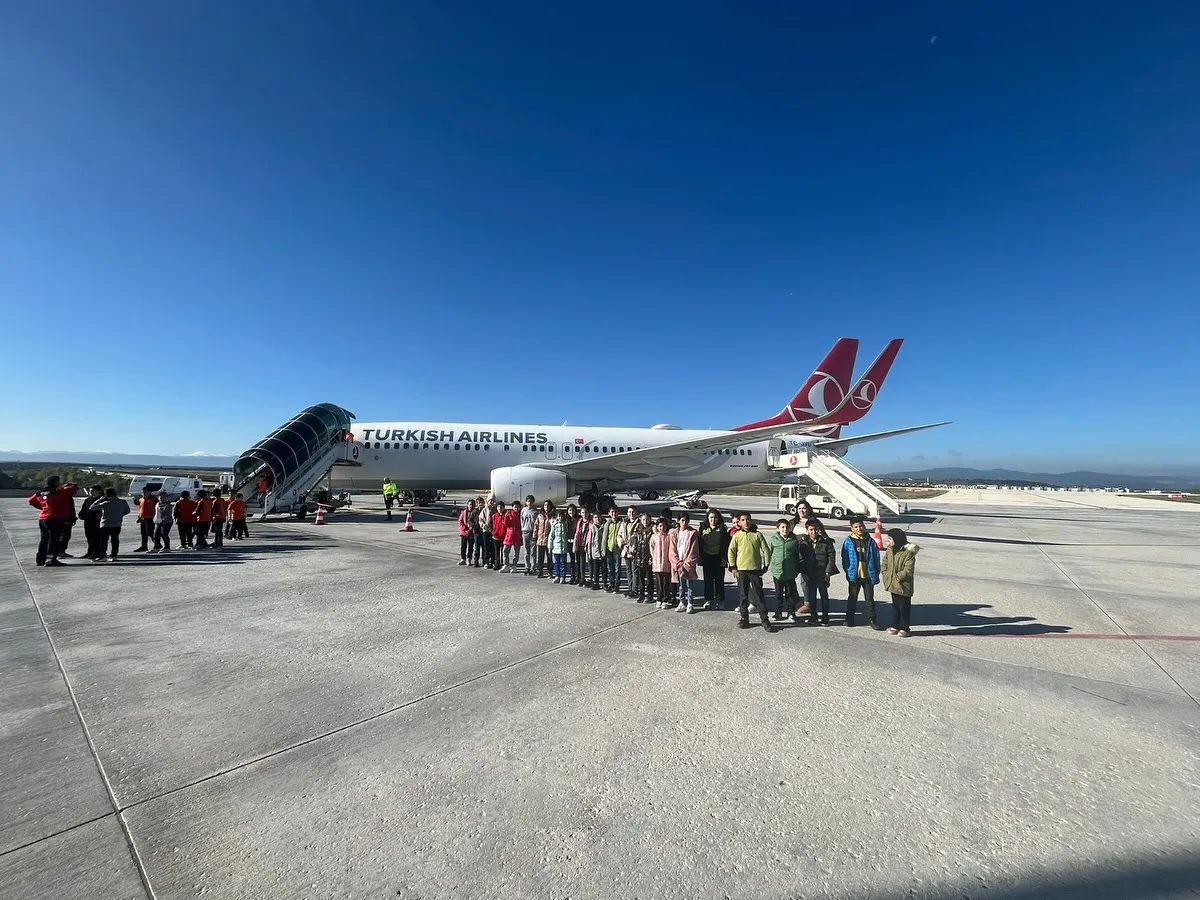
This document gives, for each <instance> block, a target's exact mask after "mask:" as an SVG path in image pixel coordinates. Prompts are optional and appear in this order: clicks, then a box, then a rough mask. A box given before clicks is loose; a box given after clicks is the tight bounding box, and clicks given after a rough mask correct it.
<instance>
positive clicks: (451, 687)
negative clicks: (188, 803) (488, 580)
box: [118, 610, 662, 900]
mask: <svg viewBox="0 0 1200 900" xmlns="http://www.w3.org/2000/svg"><path fill="white" fill-rule="evenodd" d="M659 612H662V610H651V611H649V612H643V613H640V614H639V615H636V616H633V617H632V618H630V619H625V620H624V621H621V622H614V623H613V624H611V625H605V626H604V627H603V628H599V629H597V630H595V631H592V632H589V633H588V634H584V635H580V636H579V637H577V638H572V639H571V640H569V641H565V642H564V643H561V644H556V645H555V646H553V647H548V648H547V649H545V650H539V651H538V652H537V653H533V654H530V655H529V656H524V657H522V658H521V659H516V660H513V661H512V662H509V663H505V664H504V665H502V666H497V667H496V668H494V669H489V670H488V671H486V672H480V673H479V674H478V675H472V676H471V677H470V678H464V679H463V680H462V681H458V682H456V683H454V684H448V685H446V686H445V687H443V688H438V689H437V690H436V691H429V692H428V693H426V694H422V695H421V696H420V697H414V698H412V699H411V700H406V701H405V702H404V703H401V704H398V705H396V706H393V707H391V708H389V709H383V710H380V711H379V712H376V713H372V714H371V715H369V716H365V717H364V718H361V719H358V720H356V721H354V722H347V723H346V724H345V725H339V726H338V727H337V728H332V729H330V730H329V731H325V732H322V733H321V734H316V735H313V736H312V737H308V738H305V739H304V740H302V741H296V742H294V743H291V744H289V745H287V746H286V747H280V748H278V749H276V750H272V751H270V752H269V753H262V754H259V755H258V756H255V757H253V758H251V759H247V760H245V761H243V762H240V763H238V764H237V765H235V766H229V767H228V768H225V769H221V770H220V771H218V772H213V773H212V774H210V775H205V776H204V777H203V778H197V779H195V780H193V781H190V782H188V783H187V784H181V785H179V786H178V787H173V788H171V789H169V790H165V791H160V792H159V793H157V794H155V795H154V796H152V797H143V798H142V799H140V800H135V801H133V802H132V803H129V804H127V805H125V806H122V807H120V808H119V810H118V812H120V813H124V812H125V811H127V810H130V809H134V808H136V807H139V806H143V805H145V804H147V803H153V802H154V801H156V800H161V799H163V798H164V797H170V796H171V795H173V794H178V793H180V792H182V791H186V790H189V789H190V788H194V787H197V786H198V785H201V784H204V783H205V782H208V781H214V780H215V779H218V778H223V777H224V776H226V775H231V774H233V773H234V772H238V771H241V770H242V769H246V768H249V767H250V766H253V765H256V764H258V763H260V762H265V761H267V760H269V759H274V758H275V757H277V756H282V755H283V754H285V753H290V752H292V751H293V750H298V749H300V748H301V747H307V746H308V745H309V744H315V743H317V742H318V741H323V740H325V739H326V738H330V737H334V736H335V735H339V734H342V733H343V732H346V731H351V730H353V729H355V728H359V727H361V726H363V725H368V724H370V723H371V722H375V721H377V720H379V719H382V718H385V717H386V716H390V715H392V714H393V713H397V712H401V711H402V710H405V709H409V708H410V707H413V706H416V705H417V704H420V703H424V702H425V701H427V700H432V699H433V698H435V697H440V696H442V695H443V694H447V693H449V692H451V691H456V690H458V689H459V688H462V687H466V686H468V685H471V684H474V683H475V682H477V681H482V680H483V679H485V678H491V677H492V676H493V675H499V674H500V673H501V672H506V671H508V670H509V669H514V668H516V667H517V666H521V665H524V664H525V663H529V662H533V661H534V660H538V659H541V658H542V657H545V656H549V655H550V654H552V653H557V652H558V651H560V650H565V649H566V648H568V647H572V646H574V645H575V644H581V643H583V642H584V641H590V640H591V639H592V638H595V637H599V636H600V635H602V634H607V633H608V632H610V631H615V630H616V629H618V628H624V627H625V626H626V625H631V624H633V623H634V622H638V621H640V620H642V619H646V618H649V617H650V616H654V615H657V614H658V613H659ZM152 900H153V898H152Z"/></svg>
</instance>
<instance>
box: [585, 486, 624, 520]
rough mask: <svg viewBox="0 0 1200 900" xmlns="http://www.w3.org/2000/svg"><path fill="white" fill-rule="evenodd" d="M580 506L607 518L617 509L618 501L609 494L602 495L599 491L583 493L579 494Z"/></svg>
mask: <svg viewBox="0 0 1200 900" xmlns="http://www.w3.org/2000/svg"><path fill="white" fill-rule="evenodd" d="M579 505H580V506H582V507H586V508H587V509H590V510H591V511H592V512H598V513H600V515H602V516H607V515H608V511H609V510H610V509H616V508H617V501H616V500H615V499H613V497H612V496H611V495H609V494H601V493H600V492H599V491H596V490H591V491H581V492H580V494H579Z"/></svg>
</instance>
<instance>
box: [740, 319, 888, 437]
mask: <svg viewBox="0 0 1200 900" xmlns="http://www.w3.org/2000/svg"><path fill="white" fill-rule="evenodd" d="M889 346H890V345H889ZM856 355H858V339H857V338H838V341H837V343H835V344H834V345H833V348H832V349H831V350H830V351H829V352H828V353H827V354H826V355H825V358H824V359H823V360H821V364H820V365H819V366H817V369H816V371H815V372H813V373H812V374H811V375H809V376H808V381H806V382H804V386H803V387H801V388H800V390H799V391H797V392H796V396H794V397H793V398H792V399H791V402H790V403H788V405H787V406H785V407H784V408H783V409H781V410H780V411H779V412H778V413H776V414H775V415H774V416H772V417H771V418H769V419H763V420H762V421H761V422H751V423H750V424H749V425H739V426H738V427H737V428H735V429H733V430H734V431H746V430H747V429H750V428H762V427H764V426H767V425H786V424H788V423H789V422H806V421H808V420H809V419H815V418H818V417H820V416H823V415H825V414H826V413H828V412H829V411H830V410H833V409H837V406H838V404H839V403H841V402H842V399H843V398H844V397H845V396H846V392H847V391H848V390H849V389H850V377H851V376H852V375H853V374H854V357H855V356H856ZM892 355H893V356H895V354H892ZM876 362H878V360H876ZM888 365H891V360H888ZM885 373H886V369H885ZM872 399H874V397H873V396H872ZM868 408H869V404H868Z"/></svg>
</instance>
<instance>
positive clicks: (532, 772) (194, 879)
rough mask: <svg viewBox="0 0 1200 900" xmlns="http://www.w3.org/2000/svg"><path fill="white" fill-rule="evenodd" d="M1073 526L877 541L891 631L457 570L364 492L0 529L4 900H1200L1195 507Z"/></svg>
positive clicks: (1089, 509)
mask: <svg viewBox="0 0 1200 900" xmlns="http://www.w3.org/2000/svg"><path fill="white" fill-rule="evenodd" d="M709 499H710V500H711V501H712V502H713V503H714V505H717V504H719V505H721V506H722V507H723V508H726V509H730V508H739V507H743V506H744V507H746V508H750V509H752V510H755V512H756V520H757V521H758V522H759V523H760V525H765V526H766V527H769V523H770V522H771V521H773V520H774V519H775V518H777V517H778V514H777V513H776V512H774V511H773V510H772V509H771V507H772V506H773V498H745V499H741V500H739V499H736V498H709ZM1080 500H1081V502H1078V503H1069V502H1061V501H1059V500H1057V499H1056V500H1047V501H1046V502H1045V503H1044V504H1043V505H1038V504H1036V503H1034V502H1031V501H1029V500H1028V499H1027V498H1022V499H1021V500H1020V501H1015V503H1016V505H1007V506H1000V505H987V504H985V503H983V502H980V501H979V500H978V499H977V500H974V501H971V502H962V503H954V502H945V503H940V502H939V499H933V500H930V501H926V502H925V504H924V506H923V508H922V509H916V508H915V506H916V504H914V509H913V510H912V511H911V512H910V514H909V515H908V516H906V517H903V523H901V522H889V523H887V525H889V526H891V525H896V524H903V526H904V527H906V528H907V529H908V530H909V533H910V536H911V538H912V540H913V541H914V542H916V543H918V544H920V545H921V547H922V550H921V552H920V555H919V557H918V561H917V581H916V598H915V602H914V607H913V627H914V634H913V636H912V637H911V638H908V639H904V638H899V637H891V636H888V635H887V634H886V633H882V632H873V631H871V630H870V629H867V628H862V627H860V628H856V629H853V630H851V629H847V628H844V627H838V626H837V625H836V620H837V619H838V618H840V613H841V611H842V610H843V609H844V605H843V604H842V603H841V602H839V601H840V600H842V599H844V597H845V587H844V583H843V582H839V581H837V580H835V584H834V590H833V595H834V597H835V598H837V599H836V600H835V602H834V603H833V612H834V617H835V627H830V628H811V627H807V626H803V627H801V626H791V627H784V628H782V629H781V630H780V631H779V632H778V633H776V634H767V633H765V632H763V631H762V630H761V629H759V628H754V629H751V630H749V631H739V630H738V629H737V628H736V627H735V624H736V619H737V615H736V613H735V612H732V611H731V610H732V607H733V605H734V602H735V600H734V594H735V592H734V589H733V586H732V585H730V586H729V588H728V605H727V611H724V612H705V613H699V614H696V615H692V616H689V615H686V614H680V613H676V612H673V611H657V610H655V609H653V608H647V607H645V606H642V605H639V604H637V603H635V602H633V601H631V600H626V599H625V598H623V597H616V596H613V595H609V594H604V593H599V592H591V591H583V590H580V589H578V588H575V587H570V586H559V585H554V584H552V583H550V582H549V581H548V580H536V579H532V578H526V577H523V576H520V575H501V574H497V573H493V572H489V571H486V570H482V569H474V568H461V567H458V566H457V565H455V563H456V562H457V556H458V553H457V547H458V538H457V536H456V530H455V528H454V525H453V522H452V521H451V519H450V518H449V515H450V514H449V510H448V509H444V510H441V512H442V513H444V514H445V515H446V516H447V517H446V518H441V517H438V516H434V515H429V514H427V513H420V514H418V516H417V523H416V525H417V529H418V530H417V532H416V533H412V534H406V533H404V532H403V531H402V529H401V526H402V521H401V518H400V517H397V521H395V522H393V523H387V522H385V521H384V518H383V515H382V513H380V512H375V511H370V510H365V509H363V508H362V507H363V506H364V505H365V504H368V503H369V502H370V501H369V499H368V498H365V497H364V498H359V500H358V501H357V503H358V504H359V505H358V507H357V508H356V509H355V511H351V512H339V513H336V514H334V515H333V516H331V517H330V518H329V520H328V524H327V525H326V526H324V527H317V526H314V525H312V524H311V523H299V522H286V521H281V522H275V523H265V524H259V523H251V526H250V529H251V538H250V540H249V541H246V542H243V543H241V544H235V545H233V546H229V547H227V548H226V549H225V550H223V551H209V552H207V553H204V552H176V553H172V554H170V555H149V556H147V555H143V554H133V553H130V552H129V551H131V550H132V549H133V547H134V546H135V545H136V538H135V537H134V534H135V533H136V525H135V524H134V523H132V522H131V521H130V522H129V524H128V525H127V527H126V529H125V533H124V535H123V536H124V537H125V542H124V548H123V553H124V558H123V559H122V560H121V561H120V562H118V563H115V564H107V563H105V564H89V563H86V562H82V561H79V560H73V561H71V563H72V564H71V565H70V566H69V567H65V568H60V569H50V570H47V569H39V568H36V567H35V566H34V565H33V554H34V549H35V545H36V541H37V524H36V520H35V515H34V513H33V511H32V510H30V509H29V508H28V507H26V506H25V504H24V502H23V501H21V500H0V530H2V531H3V534H0V680H2V683H0V687H2V691H3V693H2V696H3V698H4V700H3V707H2V711H0V801H2V804H0V808H3V810H4V816H3V817H2V818H0V897H3V898H5V900H8V898H13V900H25V898H30V900H32V898H43V897H45V898H72V900H83V898H104V900H120V898H146V897H156V898H184V897H214V898H226V897H228V898H297V897H311V898H324V897H338V898H346V897H353V898H387V897H392V898H402V900H410V898H443V897H486V898H542V897H546V898H585V897H620V898H659V897H689V898H708V897H715V898H726V897H729V898H758V897H763V898H768V897H876V898H899V897H933V898H951V897H973V898H982V897H988V898H1006V900H1016V898H1033V897H1051V896H1052V897H1059V898H1061V897H1067V898H1085V897H1086V898H1088V900H1095V898H1100V897H1122V898H1128V897H1194V896H1197V895H1198V894H1200V625H1198V624H1197V613H1198V611H1200V609H1198V601H1200V588H1198V587H1197V574H1198V567H1197V563H1198V561H1200V554H1198V553H1197V549H1196V548H1197V546H1198V545H1200V510H1197V509H1183V508H1179V507H1176V506H1167V505H1165V504H1164V506H1163V507H1153V508H1126V509H1123V510H1122V511H1120V512H1115V511H1114V510H1112V509H1100V508H1096V506H1095V505H1094V504H1093V505H1086V495H1085V496H1083V497H1081V498H1080ZM639 505H646V506H651V507H653V508H655V509H657V508H660V507H661V506H662V504H661V503H659V504H639ZM127 521H129V520H127ZM831 533H832V534H833V536H834V537H835V539H836V540H840V537H841V536H842V535H844V533H845V529H844V528H842V527H840V526H837V527H836V528H831ZM81 544H82V533H79V534H77V535H76V536H75V538H74V540H73V543H72V548H71V549H72V550H80V548H81ZM861 610H862V605H861V603H860V615H861ZM881 615H882V618H883V619H884V624H887V622H888V617H889V616H890V606H889V605H888V604H886V603H885V604H882V605H881Z"/></svg>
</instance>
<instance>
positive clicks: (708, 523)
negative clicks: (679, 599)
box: [700, 507, 730, 609]
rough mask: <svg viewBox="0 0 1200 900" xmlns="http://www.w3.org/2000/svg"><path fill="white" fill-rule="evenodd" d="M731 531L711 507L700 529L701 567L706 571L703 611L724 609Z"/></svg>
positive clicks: (718, 511)
mask: <svg viewBox="0 0 1200 900" xmlns="http://www.w3.org/2000/svg"><path fill="white" fill-rule="evenodd" d="M729 540H730V538H729V529H728V528H726V527H725V518H724V516H722V515H721V511H720V510H719V509H715V508H713V507H709V509H708V514H707V515H706V516H705V521H704V524H703V525H702V526H701V527H700V567H701V568H702V569H703V570H704V605H703V606H701V607H700V608H701V609H722V608H723V607H724V605H725V566H726V558H725V557H726V556H727V554H728V553H729Z"/></svg>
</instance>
